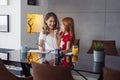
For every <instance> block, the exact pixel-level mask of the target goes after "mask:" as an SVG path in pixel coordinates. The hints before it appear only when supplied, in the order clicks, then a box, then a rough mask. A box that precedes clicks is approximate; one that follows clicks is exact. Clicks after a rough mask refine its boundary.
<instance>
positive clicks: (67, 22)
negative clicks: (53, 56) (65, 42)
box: [62, 17, 75, 46]
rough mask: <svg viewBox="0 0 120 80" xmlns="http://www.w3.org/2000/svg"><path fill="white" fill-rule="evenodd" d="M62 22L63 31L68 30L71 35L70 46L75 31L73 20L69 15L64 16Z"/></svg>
mask: <svg viewBox="0 0 120 80" xmlns="http://www.w3.org/2000/svg"><path fill="white" fill-rule="evenodd" d="M62 24H63V25H64V28H65V31H67V32H69V33H70V35H71V41H70V43H71V46H72V44H73V43H74V40H75V32H74V20H73V18H71V17H65V18H63V19H62Z"/></svg>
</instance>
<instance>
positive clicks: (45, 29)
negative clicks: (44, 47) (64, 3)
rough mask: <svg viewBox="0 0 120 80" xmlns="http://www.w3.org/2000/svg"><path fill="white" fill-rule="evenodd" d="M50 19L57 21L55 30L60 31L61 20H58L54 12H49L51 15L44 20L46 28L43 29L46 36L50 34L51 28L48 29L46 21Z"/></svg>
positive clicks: (48, 14) (47, 15)
mask: <svg viewBox="0 0 120 80" xmlns="http://www.w3.org/2000/svg"><path fill="white" fill-rule="evenodd" d="M50 17H53V18H54V19H55V27H54V29H58V30H59V20H58V18H57V16H56V14H55V13H53V12H49V13H47V14H46V15H45V18H44V26H43V28H42V29H43V33H44V34H48V33H49V27H48V25H47V23H46V21H47V20H48V19H49V18H50Z"/></svg>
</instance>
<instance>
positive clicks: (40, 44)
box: [39, 40, 45, 51]
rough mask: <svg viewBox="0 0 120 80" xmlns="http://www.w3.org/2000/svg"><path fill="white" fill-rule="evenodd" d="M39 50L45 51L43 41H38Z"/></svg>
mask: <svg viewBox="0 0 120 80" xmlns="http://www.w3.org/2000/svg"><path fill="white" fill-rule="evenodd" d="M39 49H40V51H45V48H44V40H39Z"/></svg>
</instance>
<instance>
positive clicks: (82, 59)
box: [74, 53, 120, 74]
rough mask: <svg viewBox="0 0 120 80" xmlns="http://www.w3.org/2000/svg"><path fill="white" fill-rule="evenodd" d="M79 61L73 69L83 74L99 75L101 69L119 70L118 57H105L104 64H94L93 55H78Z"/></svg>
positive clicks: (119, 58)
mask: <svg viewBox="0 0 120 80" xmlns="http://www.w3.org/2000/svg"><path fill="white" fill-rule="evenodd" d="M78 58H79V61H78V63H76V65H75V67H74V69H76V70H78V71H83V72H89V73H94V74H101V73H102V69H103V67H104V66H105V67H109V68H112V69H116V70H120V62H119V61H120V56H108V55H106V56H105V62H94V61H93V54H87V53H79V57H78Z"/></svg>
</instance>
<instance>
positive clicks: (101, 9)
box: [48, 0, 120, 53]
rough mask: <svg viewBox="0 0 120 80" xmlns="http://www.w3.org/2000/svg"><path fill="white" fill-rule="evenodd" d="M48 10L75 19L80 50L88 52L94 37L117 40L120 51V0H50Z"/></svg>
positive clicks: (60, 16) (60, 17)
mask: <svg viewBox="0 0 120 80" xmlns="http://www.w3.org/2000/svg"><path fill="white" fill-rule="evenodd" d="M48 3H49V4H48V10H49V11H53V12H55V13H56V14H57V15H58V17H59V19H60V20H61V19H62V18H63V17H66V16H70V17H73V19H74V21H75V34H76V38H80V51H81V52H87V50H88V49H89V47H90V45H91V41H92V40H93V39H99V40H103V39H104V40H109V39H110V40H116V44H117V48H118V51H119V53H120V38H119V34H120V31H119V30H120V5H119V3H120V1H119V0H69V2H68V0H48Z"/></svg>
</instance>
